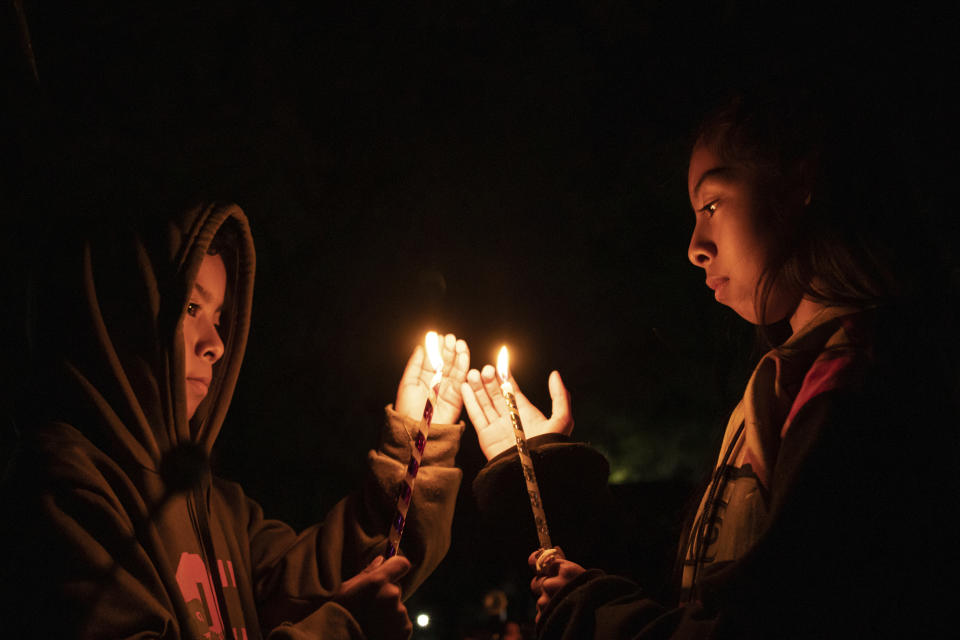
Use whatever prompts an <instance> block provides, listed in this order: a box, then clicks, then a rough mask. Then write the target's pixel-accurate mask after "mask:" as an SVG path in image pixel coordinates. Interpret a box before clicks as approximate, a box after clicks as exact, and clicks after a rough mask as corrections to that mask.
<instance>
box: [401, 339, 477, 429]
mask: <svg viewBox="0 0 960 640" xmlns="http://www.w3.org/2000/svg"><path fill="white" fill-rule="evenodd" d="M438 344H439V347H440V357H441V358H442V360H443V365H442V379H441V381H440V392H439V394H438V397H437V398H436V406H435V407H434V416H433V421H434V422H435V423H437V424H453V423H455V422H456V421H457V420H459V419H460V410H461V409H462V408H463V399H462V398H461V396H460V385H461V384H462V383H463V381H464V380H465V379H466V376H467V370H468V369H469V368H470V350H469V349H468V348H467V343H466V342H464V341H463V340H457V337H456V336H455V335H453V334H452V333H448V334H447V335H446V336H444V337H440V336H438ZM435 374H436V370H435V369H434V368H433V366H432V365H431V363H430V360H429V358H428V357H427V353H426V350H425V348H424V346H423V345H419V346H417V348H416V349H414V351H413V355H411V356H410V359H409V360H408V361H407V366H406V368H405V369H404V371H403V376H402V377H401V378H400V385H399V386H398V387H397V401H396V403H395V405H394V408H395V409H396V410H397V413H399V414H400V415H402V416H404V417H407V418H411V419H413V420H419V419H420V418H421V415H422V412H423V403H424V402H425V401H426V399H427V397H428V396H429V394H430V392H432V387H433V384H432V381H433V377H434V375H435Z"/></svg>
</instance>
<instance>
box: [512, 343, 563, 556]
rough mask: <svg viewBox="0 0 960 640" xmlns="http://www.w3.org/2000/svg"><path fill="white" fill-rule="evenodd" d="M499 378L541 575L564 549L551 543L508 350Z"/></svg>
mask: <svg viewBox="0 0 960 640" xmlns="http://www.w3.org/2000/svg"><path fill="white" fill-rule="evenodd" d="M497 378H499V380H500V391H502V392H503V397H504V399H505V400H506V402H507V409H508V410H509V411H510V423H511V424H512V425H513V435H514V438H516V441H517V454H519V456H520V466H521V467H522V468H523V478H524V480H525V482H526V485H527V495H528V496H529V497H530V508H531V509H533V521H534V523H535V524H536V528H537V538H538V539H539V541H540V550H541V552H540V555H538V556H537V563H536V567H537V573H543V571H544V569H545V568H546V567H547V566H548V565H549V564H550V563H551V562H553V561H554V560H557V559H559V558H562V557H563V554H562V553H560V549H558V548H556V547H554V546H553V544H552V543H551V542H550V530H549V529H548V528H547V514H546V513H545V512H544V510H543V502H541V500H540V487H539V485H538V484H537V474H536V473H534V470H533V460H531V459H530V452H529V451H527V439H526V437H525V436H524V433H523V423H522V422H520V411H519V410H517V399H516V396H515V395H514V390H513V385H512V384H511V383H510V352H509V351H507V348H506V347H505V346H504V347H502V348H501V349H500V354H499V355H498V356H497Z"/></svg>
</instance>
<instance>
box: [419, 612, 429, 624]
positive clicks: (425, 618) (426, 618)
mask: <svg viewBox="0 0 960 640" xmlns="http://www.w3.org/2000/svg"><path fill="white" fill-rule="evenodd" d="M417 626H418V627H428V626H430V616H428V615H427V614H425V613H421V614H419V615H418V616H417Z"/></svg>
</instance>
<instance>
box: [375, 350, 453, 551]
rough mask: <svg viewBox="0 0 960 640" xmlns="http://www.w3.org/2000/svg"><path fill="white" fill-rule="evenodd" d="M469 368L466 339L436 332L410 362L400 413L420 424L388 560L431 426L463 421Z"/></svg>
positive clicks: (399, 493)
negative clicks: (462, 392)
mask: <svg viewBox="0 0 960 640" xmlns="http://www.w3.org/2000/svg"><path fill="white" fill-rule="evenodd" d="M425 354H426V356H427V357H426V358H425V357H424V355H425ZM469 366H470V353H469V351H468V350H467V345H466V343H465V342H464V341H463V340H457V339H456V337H455V336H454V335H453V334H448V335H447V336H446V337H445V338H444V339H443V340H442V341H441V339H440V338H439V336H438V335H437V334H436V332H433V331H431V332H429V333H428V334H427V336H426V340H425V348H424V347H420V346H418V347H417V348H416V349H415V350H414V352H413V355H412V356H411V357H410V360H409V361H408V362H407V367H406V369H405V370H404V372H403V376H402V377H401V379H400V386H399V388H398V389H397V403H396V410H397V412H398V413H400V414H401V415H403V416H405V417H408V418H412V419H415V420H418V424H417V427H416V428H415V430H414V432H413V433H411V434H410V435H411V438H412V440H411V443H410V459H409V462H408V464H407V469H406V472H405V474H404V477H403V478H402V479H401V480H400V483H399V485H398V487H397V503H396V504H397V506H396V510H395V512H394V515H393V517H392V518H391V520H390V530H389V533H388V541H387V547H386V550H385V552H384V557H386V558H390V557H392V556H394V555H396V554H397V552H398V551H399V550H400V538H401V536H402V535H403V530H404V528H405V526H406V521H407V514H408V511H409V509H410V504H411V502H412V500H413V489H414V484H415V482H416V478H417V473H418V472H419V470H420V465H421V463H422V461H423V455H424V451H425V449H426V446H427V438H428V437H429V433H430V425H431V424H432V423H434V422H436V423H451V422H454V421H455V420H457V418H459V416H460V409H461V407H462V399H461V397H460V392H459V387H460V385H461V384H462V383H463V380H464V378H465V377H466V372H467V369H468V367H469Z"/></svg>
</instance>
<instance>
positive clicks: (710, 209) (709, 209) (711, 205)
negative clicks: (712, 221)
mask: <svg viewBox="0 0 960 640" xmlns="http://www.w3.org/2000/svg"><path fill="white" fill-rule="evenodd" d="M719 206H720V201H719V200H714V201H713V202H708V203H707V204H705V205H704V206H702V207H700V213H705V214H707V215H709V216H712V215H713V214H715V213H716V212H717V207H719Z"/></svg>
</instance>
